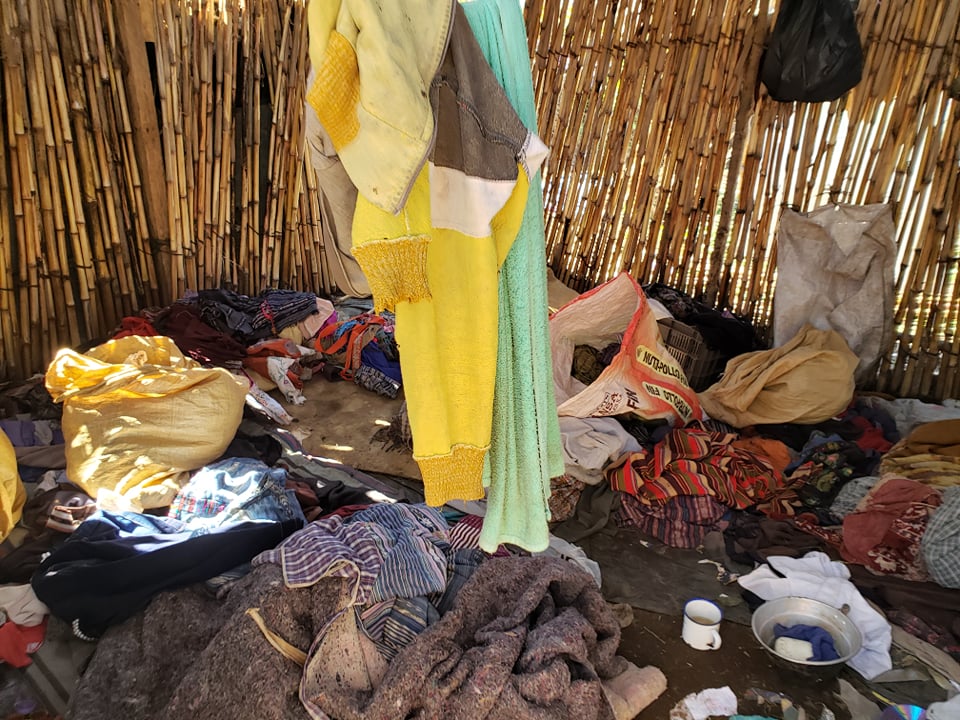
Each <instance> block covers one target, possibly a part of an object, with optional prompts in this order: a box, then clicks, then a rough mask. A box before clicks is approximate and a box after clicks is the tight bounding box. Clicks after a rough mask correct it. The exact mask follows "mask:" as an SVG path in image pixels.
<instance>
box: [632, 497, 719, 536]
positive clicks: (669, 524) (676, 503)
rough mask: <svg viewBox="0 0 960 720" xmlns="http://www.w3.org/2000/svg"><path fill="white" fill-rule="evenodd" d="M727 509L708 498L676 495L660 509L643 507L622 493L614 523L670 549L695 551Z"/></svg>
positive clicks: (655, 506) (653, 506)
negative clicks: (636, 531)
mask: <svg viewBox="0 0 960 720" xmlns="http://www.w3.org/2000/svg"><path fill="white" fill-rule="evenodd" d="M729 509H730V508H728V507H727V506H726V505H724V504H722V503H719V502H717V501H716V500H714V499H713V498H712V497H710V496H709V495H678V496H677V497H674V498H671V499H670V500H668V501H667V502H665V503H663V504H662V505H646V504H645V503H643V502H641V501H640V500H638V499H637V498H635V497H634V496H633V495H630V494H628V493H621V494H620V510H619V511H618V513H617V516H616V520H617V523H618V524H619V525H620V527H634V528H636V529H637V530H639V531H640V532H642V533H644V534H646V535H650V536H651V537H655V538H656V539H657V540H659V541H660V542H662V543H664V544H665V545H669V546H670V547H677V548H695V547H697V546H698V545H700V543H701V542H703V538H704V536H706V534H707V533H708V532H710V530H712V529H713V528H714V527H715V526H716V524H717V522H718V521H719V520H720V518H722V517H723V516H724V515H725V514H726V513H727V511H728V510H729Z"/></svg>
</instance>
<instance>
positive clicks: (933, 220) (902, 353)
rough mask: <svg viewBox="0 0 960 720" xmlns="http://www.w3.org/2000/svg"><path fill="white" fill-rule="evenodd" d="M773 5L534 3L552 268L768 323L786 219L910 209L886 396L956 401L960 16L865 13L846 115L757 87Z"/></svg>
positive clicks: (933, 5) (959, 377)
mask: <svg viewBox="0 0 960 720" xmlns="http://www.w3.org/2000/svg"><path fill="white" fill-rule="evenodd" d="M771 10H772V8H771V7H768V3H767V2H766V0H764V1H763V2H755V1H751V0H656V1H655V2H648V1H646V0H610V1H606V0H527V7H526V17H527V29H528V35H529V38H530V47H531V53H532V56H533V61H534V81H535V85H536V90H537V100H538V105H539V108H540V133H541V135H542V136H543V137H544V138H545V139H546V140H547V144H548V145H549V146H550V147H551V149H552V151H553V155H552V157H551V158H550V159H549V160H548V168H547V171H546V198H545V204H546V207H547V251H548V260H549V262H550V264H551V266H552V267H553V269H554V271H555V272H556V273H557V275H558V276H559V277H560V278H561V279H562V280H565V281H566V282H567V283H568V284H570V285H572V286H574V287H576V288H577V289H580V290H584V289H587V288H588V287H591V286H593V285H594V284H596V283H599V282H602V281H604V280H606V279H609V278H610V277H612V276H613V275H615V274H616V273H617V272H619V271H621V270H624V269H625V270H629V271H630V272H631V273H633V274H634V275H635V276H637V277H639V278H640V279H641V281H654V280H661V281H664V282H667V283H670V284H673V285H676V286H679V287H682V288H684V289H686V290H687V291H688V292H691V293H692V294H695V295H700V296H703V297H705V298H706V299H708V300H710V301H713V302H717V303H719V304H721V305H723V306H725V307H729V308H732V309H733V310H734V311H736V312H740V313H744V314H747V315H749V316H750V317H751V318H752V319H753V320H754V321H755V322H756V323H758V324H760V325H767V324H768V323H769V322H770V313H771V306H772V299H773V298H772V288H773V285H774V282H775V269H776V255H775V250H776V245H775V231H776V226H777V221H778V219H779V215H780V212H781V209H782V208H784V207H793V208H794V209H800V210H812V209H813V208H815V207H818V206H820V205H823V204H827V203H830V202H848V203H861V204H862V203H875V202H891V203H893V205H894V212H895V218H896V222H897V242H898V247H899V256H898V266H897V268H896V270H897V297H898V306H897V317H896V320H897V323H898V333H899V336H898V338H897V340H896V342H895V344H894V346H893V347H892V348H891V349H890V353H889V354H888V356H887V361H886V362H885V363H884V367H882V369H881V371H880V375H879V377H878V387H879V388H880V389H883V390H886V391H889V392H891V393H894V394H898V395H903V396H924V397H934V398H943V397H958V396H960V372H958V369H957V366H958V357H960V354H958V351H960V335H958V334H957V332H956V329H957V316H958V314H960V286H958V281H957V263H958V256H960V181H958V176H960V102H958V100H960V54H958V53H960V19H958V18H960V3H958V2H954V1H953V0H950V1H947V0H909V1H908V0H884V1H883V2H870V1H869V0H860V3H859V8H858V10H857V21H858V27H859V28H860V33H861V39H862V42H863V46H864V50H865V54H866V65H865V70H864V80H863V81H862V82H861V84H860V85H859V86H858V87H857V88H855V89H854V90H853V91H852V92H850V93H849V94H847V95H846V96H845V97H844V98H842V99H841V100H839V101H837V102H834V103H830V104H821V105H810V104H804V105H798V104H779V103H775V102H773V101H771V100H770V99H769V98H768V97H766V96H765V94H764V92H763V90H762V89H761V88H759V87H757V83H756V77H757V74H758V67H759V61H760V56H761V53H762V50H763V46H764V43H765V42H766V38H767V37H768V33H769V31H770V29H771V27H772V24H773V19H774V17H775V15H774V14H772V13H771Z"/></svg>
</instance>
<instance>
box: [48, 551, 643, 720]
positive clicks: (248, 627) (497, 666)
mask: <svg viewBox="0 0 960 720" xmlns="http://www.w3.org/2000/svg"><path fill="white" fill-rule="evenodd" d="M342 582H343V581H342V580H339V579H328V580H323V581H321V582H319V583H317V584H315V585H313V586H311V587H308V588H298V589H290V588H287V587H286V586H285V585H284V583H283V580H282V577H281V574H280V570H279V567H277V566H275V565H263V566H259V567H257V568H255V569H254V570H253V572H251V573H250V574H249V575H247V576H246V577H245V578H243V579H242V580H240V581H239V582H237V583H236V584H235V585H234V586H233V587H232V589H231V590H230V592H229V594H228V595H227V596H226V599H225V600H218V599H216V598H214V597H213V596H212V595H210V594H209V593H208V592H207V591H205V590H204V589H203V588H202V586H195V587H193V588H186V589H182V590H177V591H174V592H167V593H163V594H161V595H158V596H157V597H156V598H155V599H154V600H153V602H152V603H151V604H150V606H149V607H148V608H147V609H146V610H144V611H143V612H141V613H139V614H138V615H136V616H134V617H133V618H131V619H129V620H128V621H126V622H125V623H123V624H121V625H117V626H115V627H113V628H111V629H110V630H109V631H108V632H107V634H106V635H104V637H103V638H102V639H101V640H100V643H99V645H98V647H97V651H96V653H95V654H94V656H93V657H92V658H91V661H90V664H89V666H88V668H87V670H86V672H85V673H84V675H83V677H82V678H81V680H80V683H79V684H78V687H77V690H76V692H75V693H74V696H73V698H72V700H71V704H70V707H69V708H68V710H67V713H66V716H67V718H68V720H102V719H103V718H124V720H161V719H162V720H188V718H189V719H190V720H214V719H215V718H216V719H217V720H220V719H222V718H231V720H248V719H249V720H306V719H307V718H310V717H313V718H331V719H332V720H354V719H357V720H359V719H361V718H362V719H363V720H392V719H396V720H405V719H406V718H417V719H418V720H428V719H433V718H436V719H437V720H439V719H440V718H444V719H445V720H468V719H470V720H473V719H476V720H481V719H483V720H501V719H502V720H527V719H529V720H554V719H556V720H560V719H563V718H570V719H571V720H612V718H613V714H612V711H611V710H610V707H609V705H608V703H607V701H606V700H605V698H604V695H603V690H602V688H601V684H600V680H601V679H605V678H609V677H613V676H616V675H618V674H619V673H620V672H622V670H623V669H624V667H625V661H624V660H623V659H622V658H620V657H618V656H617V655H616V650H617V646H618V645H619V642H620V627H619V624H618V622H617V620H616V618H615V617H614V616H613V614H612V612H611V610H610V609H609V607H608V605H607V604H606V602H605V601H604V600H603V598H602V596H601V595H600V591H599V589H598V588H597V587H596V585H595V584H594V582H593V580H592V578H591V577H590V576H589V575H587V574H586V573H584V572H583V571H581V570H579V569H578V568H576V567H575V566H573V565H572V564H570V563H567V562H565V561H563V560H557V559H550V558H502V559H491V560H488V561H486V562H485V563H483V564H482V565H481V566H480V567H479V568H478V569H477V571H476V572H475V573H474V575H473V577H472V578H471V579H470V580H469V581H468V582H467V583H466V585H464V587H463V588H462V590H461V591H460V593H459V595H458V596H457V599H456V601H455V603H454V606H453V608H452V609H451V610H450V611H449V612H448V613H447V614H445V615H444V616H443V617H442V618H441V619H440V620H439V621H438V622H436V623H435V624H434V625H432V626H430V627H428V628H427V629H426V630H425V631H424V632H423V633H421V634H420V635H419V636H417V637H416V638H415V639H414V640H413V642H412V643H411V644H410V645H408V646H407V647H406V648H405V649H404V650H402V651H401V652H400V653H399V655H398V656H397V657H396V658H395V659H394V661H393V662H391V663H390V665H389V666H388V667H386V668H385V669H383V668H381V669H380V671H379V672H378V673H370V677H371V678H375V679H376V684H375V688H376V689H366V690H364V689H359V690H358V689H357V688H358V685H357V684H356V683H355V682H353V684H351V681H349V680H347V679H345V676H349V675H351V674H352V675H354V677H356V673H354V672H352V670H353V669H352V668H349V669H347V671H346V672H345V664H350V663H351V662H352V661H351V660H350V657H351V656H350V655H349V653H347V654H345V655H340V656H338V655H337V649H336V648H337V647H338V646H340V647H353V646H355V645H356V642H355V641H356V637H357V636H358V633H357V630H356V625H355V624H354V621H353V613H352V611H349V610H348V611H347V613H346V614H343V615H341V618H342V619H343V620H344V621H346V622H339V621H338V622H335V623H333V624H332V625H329V627H328V621H329V619H330V618H331V617H332V616H333V615H334V614H335V613H336V612H337V611H338V610H339V609H340V608H342V607H343V598H344V597H345V595H344V594H343V587H342ZM250 608H259V612H260V616H261V617H262V619H263V622H264V623H265V625H266V626H267V627H268V628H269V629H270V630H271V631H272V632H273V633H274V634H275V635H276V636H279V637H280V638H283V639H284V640H286V641H287V642H289V643H290V645H292V646H295V647H296V648H300V649H303V650H305V651H306V650H308V649H309V650H310V654H309V655H308V656H307V662H306V665H305V666H304V667H301V665H299V664H297V662H295V661H293V660H291V659H288V657H285V656H284V655H283V654H281V653H280V652H278V651H277V650H275V649H274V647H272V646H271V645H270V644H269V643H268V641H267V639H266V638H265V637H264V635H263V633H261V631H260V629H259V628H258V627H257V624H256V623H255V622H253V621H252V620H251V618H250V616H249V615H248V613H247V610H248V609H250ZM324 629H327V633H326V634H325V635H324V636H323V638H322V640H321V641H319V642H317V643H316V644H314V640H315V638H316V637H317V635H318V634H319V633H320V632H321V631H322V630H324ZM330 648H332V650H330V651H329V652H328V649H330ZM352 657H354V658H356V659H357V662H358V663H362V662H363V661H362V658H361V657H360V656H359V655H356V654H355V655H354V656H352ZM301 661H302V659H301ZM323 668H334V670H332V671H323ZM365 670H369V668H366V669H365ZM361 674H362V673H361ZM301 698H302V700H301Z"/></svg>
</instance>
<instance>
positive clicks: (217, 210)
mask: <svg viewBox="0 0 960 720" xmlns="http://www.w3.org/2000/svg"><path fill="white" fill-rule="evenodd" d="M305 6H306V5H305V0H266V1H264V2H247V3H244V0H79V1H77V0H0V58H2V71H0V148H2V157H0V334H2V349H0V379H4V378H8V379H17V378H20V377H23V376H25V375H29V374H31V373H33V372H37V371H41V370H43V369H44V367H45V366H46V363H47V362H48V361H49V359H50V358H51V357H52V355H53V353H54V352H55V351H56V349H57V348H59V347H61V346H63V345H76V344H78V343H81V342H83V341H88V340H98V339H101V338H103V337H105V336H106V335H107V334H108V333H109V332H110V331H111V330H112V329H113V328H114V327H115V326H116V325H117V324H118V322H119V320H120V319H121V318H122V317H123V316H124V315H127V314H131V313H134V312H136V311H137V310H139V309H140V308H142V307H145V306H149V305H157V304H167V303H169V302H171V301H173V300H175V299H176V298H178V297H180V296H181V295H182V294H183V292H184V291H185V290H186V289H188V288H191V289H197V288H201V287H215V286H225V287H231V288H234V289H237V290H239V291H241V292H246V293H255V292H258V291H259V290H261V289H263V288H265V287H278V286H280V287H296V288H309V289H311V290H314V291H320V290H323V289H328V290H329V289H331V288H330V284H329V281H328V280H327V277H328V276H327V273H326V267H325V259H324V256H323V252H322V243H321V235H320V225H319V218H320V207H319V197H318V194H317V191H316V178H315V176H314V173H313V171H312V169H310V168H309V159H305V158H304V143H303V131H302V127H301V124H302V108H303V92H304V84H305V77H306V72H307V62H308V61H307V49H306V22H305V18H304V11H305Z"/></svg>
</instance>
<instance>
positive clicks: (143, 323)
mask: <svg viewBox="0 0 960 720" xmlns="http://www.w3.org/2000/svg"><path fill="white" fill-rule="evenodd" d="M159 334H160V333H158V332H157V329H156V328H155V327H154V326H153V325H151V324H150V321H149V320H147V319H146V318H142V317H139V316H136V315H134V316H131V317H125V318H124V319H123V320H121V321H120V330H118V331H117V332H116V333H114V335H113V337H114V339H115V340H116V339H119V338H124V337H129V336H130V335H144V336H146V337H152V336H154V335H159Z"/></svg>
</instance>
